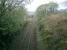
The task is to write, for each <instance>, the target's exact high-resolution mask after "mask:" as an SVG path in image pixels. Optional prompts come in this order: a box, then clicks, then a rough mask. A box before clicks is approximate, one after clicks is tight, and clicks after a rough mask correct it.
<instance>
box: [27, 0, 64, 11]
mask: <svg viewBox="0 0 67 50" xmlns="http://www.w3.org/2000/svg"><path fill="white" fill-rule="evenodd" d="M50 1H54V2H56V3H58V4H61V3H62V2H63V1H64V0H33V1H32V2H31V3H30V4H27V5H26V8H27V10H28V11H30V12H34V11H36V9H37V7H38V6H40V5H41V4H46V3H49V2H50ZM60 7H61V8H62V9H64V7H62V6H60Z"/></svg>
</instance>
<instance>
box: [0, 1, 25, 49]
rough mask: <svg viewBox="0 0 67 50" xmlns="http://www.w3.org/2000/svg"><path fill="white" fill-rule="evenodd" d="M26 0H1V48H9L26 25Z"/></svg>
mask: <svg viewBox="0 0 67 50" xmlns="http://www.w3.org/2000/svg"><path fill="white" fill-rule="evenodd" d="M23 1H24V0H20V1H19V0H0V50H7V49H8V48H9V46H10V43H11V42H12V40H13V39H14V38H16V36H17V34H19V33H20V29H21V28H23V25H24V23H25V22H24V17H25V16H26V11H25V9H24V7H23V6H20V4H21V3H22V2H23Z"/></svg>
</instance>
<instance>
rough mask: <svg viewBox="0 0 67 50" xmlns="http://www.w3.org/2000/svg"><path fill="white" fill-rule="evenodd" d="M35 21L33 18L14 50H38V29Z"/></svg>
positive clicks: (18, 39)
mask: <svg viewBox="0 0 67 50" xmlns="http://www.w3.org/2000/svg"><path fill="white" fill-rule="evenodd" d="M34 20H35V19H34V18H32V19H31V20H30V21H29V22H28V24H27V26H26V27H25V29H24V32H23V33H24V35H23V34H21V35H20V36H19V37H18V38H17V40H16V44H15V46H14V48H13V49H12V50H36V33H35V31H36V28H35V21H34Z"/></svg>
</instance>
